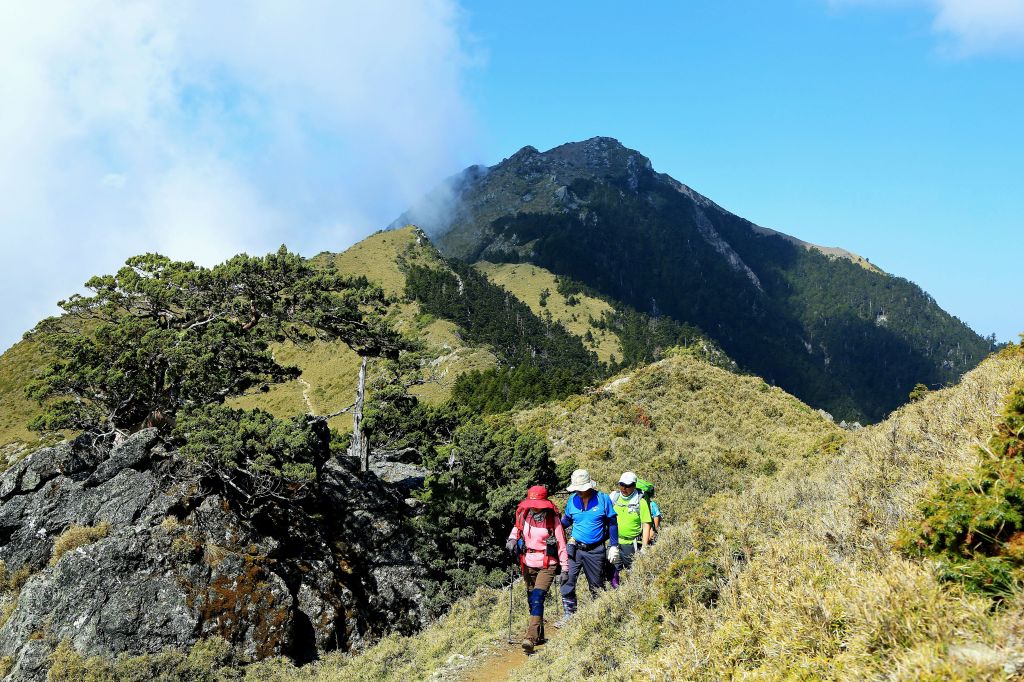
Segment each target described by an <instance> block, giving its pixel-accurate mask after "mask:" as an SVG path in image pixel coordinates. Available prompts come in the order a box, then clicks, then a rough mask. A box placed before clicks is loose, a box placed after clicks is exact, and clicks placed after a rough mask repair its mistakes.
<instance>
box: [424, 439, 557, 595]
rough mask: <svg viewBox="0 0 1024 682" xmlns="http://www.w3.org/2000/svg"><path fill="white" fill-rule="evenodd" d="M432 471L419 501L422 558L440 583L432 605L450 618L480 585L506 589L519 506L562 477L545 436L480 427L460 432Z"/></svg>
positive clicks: (436, 457) (431, 463) (435, 458)
mask: <svg viewBox="0 0 1024 682" xmlns="http://www.w3.org/2000/svg"><path fill="white" fill-rule="evenodd" d="M424 465H425V466H426V467H428V468H429V469H430V470H431V471H432V472H433V473H431V474H430V475H429V476H428V477H427V479H426V481H425V483H424V486H423V489H422V491H420V493H418V494H419V496H420V499H421V500H422V501H423V503H424V507H425V512H424V514H423V515H422V516H421V517H419V519H418V523H419V533H418V538H419V543H420V547H419V553H420V555H421V556H422V557H423V558H424V560H425V561H426V562H427V564H428V566H429V567H430V569H431V571H432V572H433V573H434V574H435V576H437V577H438V578H439V579H440V588H439V589H440V591H439V592H438V593H437V594H434V595H432V602H433V606H434V608H435V609H438V610H443V609H444V608H446V607H447V606H449V605H450V604H451V603H453V602H454V601H455V600H456V599H457V598H459V597H461V596H465V595H466V594H469V593H470V592H471V591H472V590H473V589H475V588H476V587H477V586H479V585H490V586H492V587H495V586H498V585H500V584H501V583H502V581H503V579H504V578H505V577H506V576H507V570H508V566H509V565H510V563H511V561H512V559H511V558H510V557H509V556H508V554H507V553H506V552H505V549H504V546H503V545H504V538H505V537H506V536H507V534H508V531H509V526H510V524H511V520H512V518H513V517H514V512H515V507H516V505H517V504H518V503H519V501H520V500H521V499H522V498H523V497H524V496H525V495H526V490H527V488H529V487H530V486H532V485H538V484H540V485H546V486H548V489H549V490H554V488H555V486H556V485H557V482H558V477H557V474H556V470H555V465H554V462H553V461H552V460H551V458H550V456H549V453H548V445H547V441H546V440H545V439H544V437H543V435H541V434H539V433H536V432H532V431H519V430H518V429H516V428H515V427H514V426H512V425H511V424H507V423H502V422H491V423H490V424H488V423H487V422H484V421H483V420H480V419H473V420H470V421H468V422H466V423H465V424H463V425H462V426H460V427H459V428H458V430H457V431H456V432H455V434H454V437H453V439H452V442H451V444H450V445H447V446H443V447H440V448H438V449H437V450H436V451H432V452H431V453H430V455H429V456H428V457H426V458H425V460H424ZM460 590H465V591H464V592H460Z"/></svg>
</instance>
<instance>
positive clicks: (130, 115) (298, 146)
mask: <svg viewBox="0 0 1024 682" xmlns="http://www.w3.org/2000/svg"><path fill="white" fill-rule="evenodd" d="M455 1H456V0H404V1H399V2H389V3H362V2H355V1H354V0H353V1H351V2H336V1H329V0H310V1H309V2H303V3H287V2H278V1H272V0H254V1H253V2H249V3H246V4H245V5H244V6H240V5H241V3H206V2H201V1H200V0H183V1H173V0H156V1H153V2H146V3H141V2H132V1H130V0H67V1H63V2H61V1H56V0H55V1H52V2H42V3H4V4H2V5H0V102H3V104H2V105H0V149H2V150H3V154H0V192H2V195H3V196H4V200H3V201H2V202H0V235H2V237H3V246H4V248H3V250H2V253H0V285H2V287H3V290H4V292H5V296H4V300H5V303H4V307H5V313H6V314H5V315H4V317H3V318H2V319H3V321H2V322H0V348H3V347H5V346H7V345H8V344H9V343H11V342H13V341H14V340H15V339H16V338H17V337H18V335H20V333H21V332H22V331H24V330H25V329H27V328H29V327H30V326H31V325H32V324H33V323H34V322H35V321H36V320H37V319H38V318H39V317H41V316H43V315H45V314H49V313H51V312H53V310H54V308H53V303H54V302H55V301H56V300H57V299H58V298H61V297H64V296H66V295H67V294H69V293H71V292H73V291H75V290H76V289H77V287H78V286H80V284H81V282H83V281H84V280H85V279H86V278H87V277H88V276H89V275H92V274H96V273H98V272H101V271H103V272H105V271H110V270H112V269H113V268H115V267H117V265H118V264H119V263H121V262H122V261H123V260H124V258H126V257H127V256H129V255H132V254H133V253H136V252H141V251H147V250H159V251H163V252H165V253H167V254H168V255H171V256H173V257H179V258H189V259H192V260H196V261H199V262H204V263H212V262H216V261H218V260H220V259H223V258H225V257H228V256H230V255H232V254H233V253H235V252H238V251H242V250H245V251H249V252H250V253H257V252H262V251H266V250H269V249H272V248H275V247H276V246H277V245H278V244H281V243H287V244H288V245H289V246H291V247H292V248H295V249H301V250H303V251H305V252H316V251H319V250H322V249H339V248H343V247H345V246H347V245H348V244H350V243H351V242H352V241H354V240H355V239H357V238H358V237H360V236H362V235H364V234H366V233H367V232H369V231H371V230H372V229H376V228H378V227H382V226H383V225H385V224H387V222H389V221H390V220H391V219H392V218H393V217H395V216H396V215H397V214H398V212H400V210H401V209H402V208H404V207H405V206H406V205H408V204H409V203H411V202H412V201H413V200H414V199H416V198H417V197H418V196H420V195H421V194H422V193H423V192H424V191H426V190H427V189H429V188H430V187H432V186H433V185H434V184H435V183H436V182H437V181H438V180H439V179H440V178H441V177H444V176H446V175H448V174H450V173H451V172H453V171H454V170H456V169H458V168H459V167H461V166H462V165H465V164H466V163H468V162H469V161H471V160H473V159H472V158H471V154H472V151H473V147H472V140H473V127H474V126H473V119H472V115H471V112H470V111H469V107H468V105H467V103H466V99H465V97H464V96H463V93H462V89H463V88H462V85H463V83H462V81H463V77H464V75H465V72H466V70H467V68H468V67H469V66H470V58H469V56H468V55H467V54H466V49H465V47H464V42H463V40H462V38H461V35H460V17H459V10H458V7H457V6H456V5H455Z"/></svg>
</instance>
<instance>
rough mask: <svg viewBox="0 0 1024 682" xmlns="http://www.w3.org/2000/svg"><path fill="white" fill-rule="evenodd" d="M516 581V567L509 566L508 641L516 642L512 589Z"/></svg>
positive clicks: (510, 642)
mask: <svg viewBox="0 0 1024 682" xmlns="http://www.w3.org/2000/svg"><path fill="white" fill-rule="evenodd" d="M515 582H516V569H515V567H514V566H509V567H508V643H509V644H514V642H513V641H512V589H513V587H514V586H515Z"/></svg>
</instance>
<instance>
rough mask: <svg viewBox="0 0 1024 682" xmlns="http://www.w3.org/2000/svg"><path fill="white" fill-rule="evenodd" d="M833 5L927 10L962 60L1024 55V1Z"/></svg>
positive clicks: (901, 0) (858, 0) (843, 1)
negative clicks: (883, 6)
mask: <svg viewBox="0 0 1024 682" xmlns="http://www.w3.org/2000/svg"><path fill="white" fill-rule="evenodd" d="M830 3H831V4H832V5H894V6H909V7H913V6H922V7H927V8H928V9H930V10H931V11H932V13H933V14H934V20H933V24H932V26H933V28H934V30H935V31H936V32H937V33H939V34H940V35H942V36H944V37H945V38H947V39H949V40H950V41H951V42H950V43H948V44H946V45H944V47H945V48H946V49H949V50H950V51H951V52H952V53H954V54H956V55H959V56H972V55H977V54H983V53H1000V52H1024V0H830Z"/></svg>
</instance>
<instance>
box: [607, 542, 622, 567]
mask: <svg viewBox="0 0 1024 682" xmlns="http://www.w3.org/2000/svg"><path fill="white" fill-rule="evenodd" d="M620 561H622V553H621V552H620V551H619V546H618V545H612V546H611V547H609V548H608V563H610V564H618V563H619V562H620Z"/></svg>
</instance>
